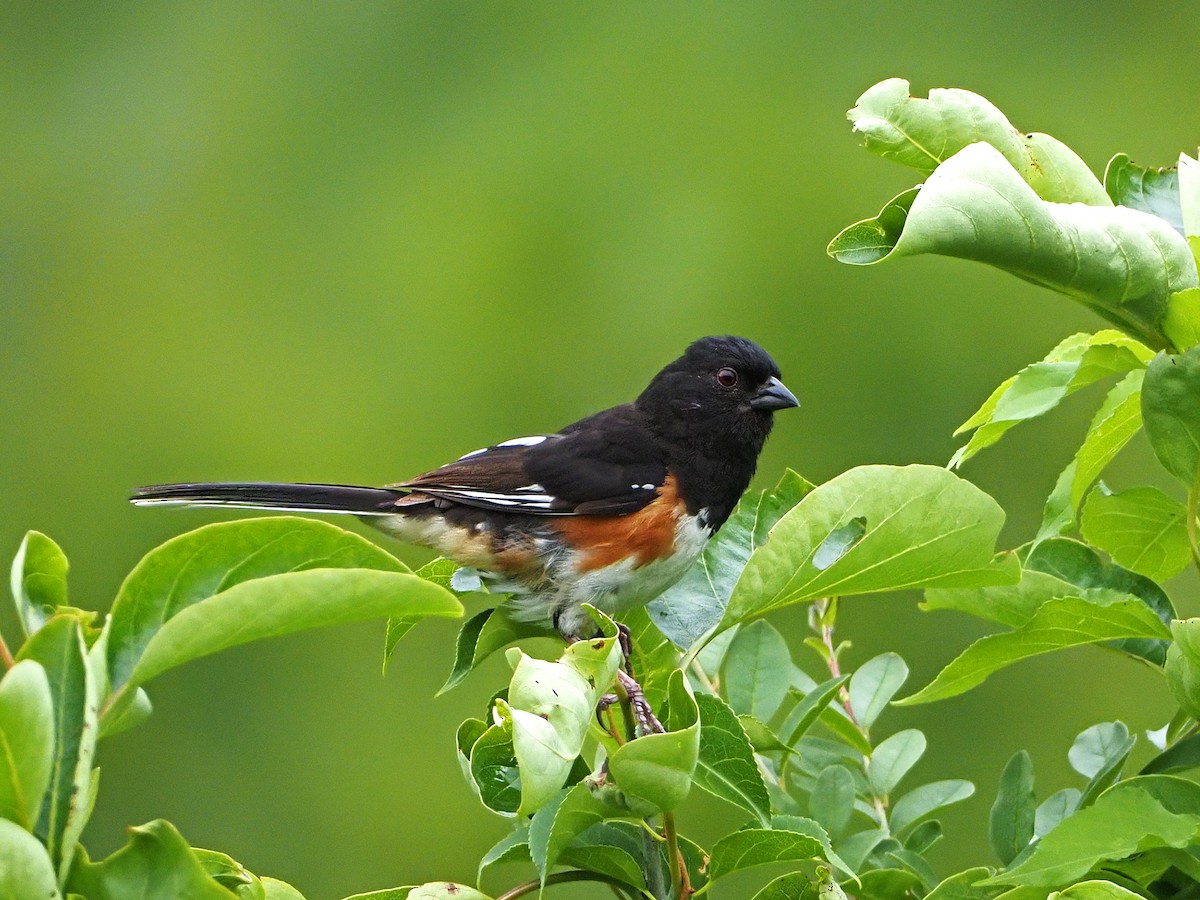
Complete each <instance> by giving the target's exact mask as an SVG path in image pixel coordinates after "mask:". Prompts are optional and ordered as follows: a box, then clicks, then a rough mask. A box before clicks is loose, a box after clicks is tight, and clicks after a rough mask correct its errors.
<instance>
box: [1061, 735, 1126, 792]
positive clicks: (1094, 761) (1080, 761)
mask: <svg viewBox="0 0 1200 900" xmlns="http://www.w3.org/2000/svg"><path fill="white" fill-rule="evenodd" d="M1135 740H1136V737H1134V735H1131V734H1130V733H1129V729H1128V728H1127V727H1126V726H1125V723H1124V722H1101V723H1100V724H1099V725H1093V726H1092V727H1091V728H1088V729H1085V730H1084V731H1082V732H1080V733H1079V736H1078V737H1076V738H1075V742H1074V743H1073V744H1071V749H1070V750H1069V751H1068V752H1067V759H1068V760H1069V761H1070V763H1071V768H1072V769H1074V770H1075V771H1076V772H1078V773H1079V774H1080V775H1082V776H1083V777H1084V778H1095V777H1096V776H1097V775H1099V774H1100V773H1101V772H1103V771H1104V770H1105V769H1107V768H1109V767H1110V766H1111V765H1112V764H1113V763H1114V762H1117V761H1119V760H1123V759H1124V758H1125V757H1126V756H1128V755H1129V751H1130V750H1131V749H1132V748H1133V744H1134V741H1135Z"/></svg>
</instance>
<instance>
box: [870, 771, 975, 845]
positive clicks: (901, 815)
mask: <svg viewBox="0 0 1200 900" xmlns="http://www.w3.org/2000/svg"><path fill="white" fill-rule="evenodd" d="M974 793H975V785H973V784H971V782H969V781H961V780H959V779H949V780H947V781H933V782H930V783H929V784H923V785H921V786H920V787H918V788H913V789H912V790H911V791H909V792H908V793H907V794H905V795H904V796H903V797H901V798H900V799H899V800H897V801H896V802H895V803H894V804H893V805H892V814H891V816H890V817H889V818H888V824H889V825H890V826H891V829H892V834H900V833H902V832H903V831H904V830H905V829H907V828H911V827H912V826H913V825H915V824H917V823H918V822H920V821H921V820H922V819H924V818H925V817H926V816H930V815H933V813H935V812H937V811H938V810H939V809H943V808H944V807H947V806H950V805H951V804H952V803H958V802H959V801H962V800H966V799H967V798H968V797H970V796H971V795H972V794H974Z"/></svg>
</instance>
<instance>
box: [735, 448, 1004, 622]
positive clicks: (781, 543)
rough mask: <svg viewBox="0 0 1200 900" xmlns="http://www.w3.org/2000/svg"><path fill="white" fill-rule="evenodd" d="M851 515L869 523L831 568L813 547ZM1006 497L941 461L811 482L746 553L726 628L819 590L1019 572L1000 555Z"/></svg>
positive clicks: (850, 590)
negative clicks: (820, 564) (998, 498)
mask: <svg viewBox="0 0 1200 900" xmlns="http://www.w3.org/2000/svg"><path fill="white" fill-rule="evenodd" d="M854 519H862V520H863V521H864V522H865V523H866V533H865V534H864V535H863V537H862V538H861V539H860V540H859V541H858V542H857V543H856V544H855V545H854V546H853V547H851V548H850V549H849V550H848V551H847V552H846V553H845V555H844V556H842V557H841V558H840V559H838V560H837V561H836V562H834V563H833V564H832V565H830V566H828V567H827V568H825V569H818V568H816V567H815V566H814V565H813V556H814V554H815V553H816V551H817V549H818V548H819V547H820V546H821V545H822V543H823V542H824V541H825V539H826V538H827V537H828V536H829V535H830V534H831V533H832V532H834V531H836V530H837V529H839V528H842V527H843V526H845V525H846V524H847V523H849V522H850V521H852V520H854ZM1003 522H1004V512H1003V510H1001V509H1000V507H999V505H997V504H996V502H995V501H994V500H993V499H992V498H991V497H989V496H988V495H987V494H985V493H983V492H982V491H981V490H979V489H978V488H977V487H975V486H974V485H972V484H970V483H968V482H966V481H963V480H962V479H960V478H958V477H957V476H955V475H954V474H952V473H950V472H947V471H946V470H945V469H941V468H936V467H934V466H905V467H899V468H898V467H893V466H862V467H860V468H856V469H851V470H850V471H849V472H845V473H843V474H842V475H839V476H838V477H837V478H834V479H833V480H832V481H829V482H827V483H825V484H823V485H821V486H820V487H818V488H816V489H815V490H813V492H812V493H810V494H809V495H808V496H807V497H805V498H804V499H803V500H801V501H800V503H799V504H797V505H796V507H794V508H793V509H792V510H791V512H789V513H787V514H786V515H784V517H783V518H782V519H780V520H779V522H778V524H776V526H775V528H774V530H773V531H772V539H771V540H770V541H769V542H767V543H766V544H765V545H763V546H762V547H760V548H758V550H756V551H755V552H754V554H753V556H752V557H751V558H750V561H749V562H748V563H747V565H746V568H745V570H744V571H743V572H742V576H741V578H739V579H738V583H737V585H736V587H735V588H734V590H733V595H732V596H731V597H730V600H729V606H728V608H727V609H726V610H725V616H724V618H723V619H722V622H721V626H720V627H721V628H728V627H731V626H732V625H734V624H737V623H739V622H742V621H745V620H748V619H752V618H757V617H759V616H762V615H765V614H766V613H768V612H771V611H773V610H775V609H779V608H780V607H783V606H787V605H790V604H794V603H802V602H805V601H808V600H813V599H815V598H818V597H824V596H830V595H842V594H865V593H874V592H879V591H892V590H900V589H904V588H915V587H929V586H945V587H950V586H968V585H975V584H997V583H1005V582H1007V581H1015V580H1016V577H1017V571H1016V563H1015V561H1011V560H1009V561H1006V562H1005V563H1003V564H1000V565H998V564H996V563H995V562H994V560H993V558H994V554H995V543H996V537H997V535H998V533H999V530H1000V527H1001V525H1002V524H1003Z"/></svg>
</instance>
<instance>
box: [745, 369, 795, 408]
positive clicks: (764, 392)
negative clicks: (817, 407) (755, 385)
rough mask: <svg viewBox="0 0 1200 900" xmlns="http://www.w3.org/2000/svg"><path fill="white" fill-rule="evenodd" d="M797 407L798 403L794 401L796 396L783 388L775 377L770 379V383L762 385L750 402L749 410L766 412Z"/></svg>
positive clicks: (781, 383)
mask: <svg viewBox="0 0 1200 900" xmlns="http://www.w3.org/2000/svg"><path fill="white" fill-rule="evenodd" d="M799 405H800V401H799V400H797V399H796V395H795V394H793V393H792V392H791V391H789V390H788V389H787V388H786V387H784V384H783V382H782V381H780V380H779V379H778V378H775V377H772V378H771V380H770V381H768V382H767V383H766V384H764V385H763V386H762V388H761V389H759V392H758V393H757V394H755V395H754V397H753V398H751V400H750V408H751V409H762V410H767V411H768V412H769V411H771V410H776V409H787V408H788V407H791V406H799Z"/></svg>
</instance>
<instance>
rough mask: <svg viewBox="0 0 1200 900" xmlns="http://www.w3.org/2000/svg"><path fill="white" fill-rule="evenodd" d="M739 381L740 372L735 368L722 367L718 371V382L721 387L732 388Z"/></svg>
mask: <svg viewBox="0 0 1200 900" xmlns="http://www.w3.org/2000/svg"><path fill="white" fill-rule="evenodd" d="M737 383H738V373H737V372H735V371H733V369H721V370H720V371H718V372H717V384H719V385H720V386H721V387H727V388H731V387H734V386H736V385H737Z"/></svg>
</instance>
